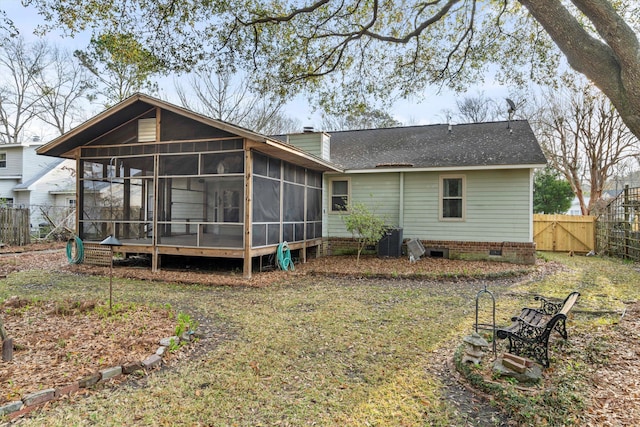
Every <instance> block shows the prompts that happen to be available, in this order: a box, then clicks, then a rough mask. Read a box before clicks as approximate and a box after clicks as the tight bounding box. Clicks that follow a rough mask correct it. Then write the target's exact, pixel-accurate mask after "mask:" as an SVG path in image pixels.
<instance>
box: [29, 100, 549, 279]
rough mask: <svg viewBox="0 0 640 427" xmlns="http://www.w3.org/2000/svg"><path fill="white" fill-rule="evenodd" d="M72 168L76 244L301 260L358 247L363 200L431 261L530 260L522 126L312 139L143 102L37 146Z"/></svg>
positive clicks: (533, 156)
mask: <svg viewBox="0 0 640 427" xmlns="http://www.w3.org/2000/svg"><path fill="white" fill-rule="evenodd" d="M37 151H38V154H42V155H47V156H54V157H64V158H68V159H73V160H74V161H75V162H76V169H77V170H78V171H80V173H78V174H77V179H78V184H77V188H78V189H79V192H78V206H79V207H80V209H78V216H77V219H76V222H77V227H76V229H77V230H78V235H79V237H80V238H81V239H82V240H83V242H85V244H88V245H95V244H97V243H98V242H100V241H102V240H103V239H104V238H105V237H106V236H108V235H110V234H114V235H115V236H116V237H117V238H118V239H119V240H120V242H121V244H122V246H121V247H119V248H117V250H118V251H120V252H126V253H143V254H150V256H151V258H152V269H153V270H158V269H160V267H161V259H162V256H164V255H172V256H175V255H178V256H180V255H182V256H200V257H211V258H236V259H242V260H243V273H244V276H245V277H250V275H251V272H252V269H253V267H254V266H255V265H254V264H256V263H258V262H260V260H261V259H262V258H263V257H265V256H270V255H272V254H273V253H275V251H276V248H277V247H278V245H279V244H280V243H281V242H285V241H286V242H287V243H288V246H289V248H290V249H291V250H292V251H296V252H298V253H299V256H300V258H301V259H302V260H303V261H304V260H306V258H307V256H317V255H320V254H323V253H325V252H327V249H328V248H329V247H331V248H334V247H337V246H339V245H348V244H349V242H350V241H351V239H350V237H351V236H350V234H349V233H347V231H346V229H345V227H344V224H343V222H342V216H343V215H344V214H345V209H346V208H348V206H349V204H350V203H351V202H353V201H362V202H364V203H367V204H369V205H370V206H375V208H376V212H377V213H378V214H380V215H383V216H384V217H385V218H386V219H387V220H388V222H389V224H392V225H394V226H397V227H401V228H402V229H403V230H404V233H405V236H410V237H415V238H420V239H421V240H423V241H424V242H425V243H426V244H427V246H428V248H429V250H430V251H431V252H430V253H431V254H432V255H438V254H440V255H442V256H446V255H448V256H453V257H462V256H466V255H469V254H470V255H471V256H474V257H489V256H491V257H496V258H498V259H507V260H512V261H518V262H533V260H534V257H535V245H534V243H533V231H532V183H533V178H532V176H533V175H532V174H533V170H534V168H536V167H542V166H543V165H544V164H545V162H546V161H545V158H544V156H543V154H542V151H541V150H540V147H539V145H538V143H537V141H536V139H535V137H534V136H533V133H532V132H531V129H530V128H529V125H528V124H527V123H526V122H520V121H512V122H511V123H510V124H507V123H506V122H504V123H503V122H500V123H487V124H477V125H459V126H454V127H452V128H449V127H447V126H439V125H438V126H416V127H408V128H391V129H374V130H366V131H351V132H335V133H332V134H328V133H325V132H302V133H300V134H293V135H286V136H279V137H268V136H265V135H260V134H257V133H255V132H252V131H250V130H247V129H244V128H241V127H238V126H235V125H232V124H229V123H226V122H222V121H219V120H214V119H211V118H208V117H205V116H202V115H199V114H197V113H194V112H192V111H189V110H186V109H184V108H181V107H178V106H175V105H172V104H170V103H167V102H165V101H161V100H159V99H156V98H152V97H149V96H146V95H142V94H136V95H134V96H132V97H130V98H128V99H126V100H125V101H123V102H121V103H120V104H117V105H116V106H114V107H112V108H110V109H108V110H106V111H104V112H103V113H101V114H99V115H97V116H95V117H94V118H92V119H90V120H89V121H87V122H85V123H84V124H82V125H80V126H78V127H77V128H75V129H73V130H71V131H70V132H67V133H66V134H65V135H62V136H61V137H59V138H57V139H55V140H53V141H51V142H49V143H48V144H46V145H44V146H42V147H40V148H39V149H38V150H37Z"/></svg>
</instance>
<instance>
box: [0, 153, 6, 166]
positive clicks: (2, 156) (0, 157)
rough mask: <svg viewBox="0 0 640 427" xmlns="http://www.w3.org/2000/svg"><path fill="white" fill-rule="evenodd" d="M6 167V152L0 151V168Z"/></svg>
mask: <svg viewBox="0 0 640 427" xmlns="http://www.w3.org/2000/svg"><path fill="white" fill-rule="evenodd" d="M6 167H7V153H0V168H6Z"/></svg>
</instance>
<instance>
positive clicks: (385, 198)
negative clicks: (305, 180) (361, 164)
mask: <svg viewBox="0 0 640 427" xmlns="http://www.w3.org/2000/svg"><path fill="white" fill-rule="evenodd" d="M327 176H328V181H329V180H331V179H333V178H346V179H349V180H350V195H351V200H350V202H351V203H354V202H360V203H363V204H365V205H366V206H367V207H368V208H369V209H370V210H371V211H372V212H374V213H375V214H376V215H378V216H380V217H382V218H384V219H385V222H386V223H387V224H389V225H390V226H393V227H395V226H398V223H399V212H400V174H399V173H395V172H390V173H376V174H352V175H327ZM328 181H327V185H326V186H325V188H327V193H328V191H330V189H331V186H330V185H328ZM330 198H331V195H330V194H327V197H326V198H325V199H326V200H330ZM325 212H327V213H328V215H326V217H327V226H326V227H325V230H327V233H328V234H327V235H328V236H332V237H351V233H349V232H347V230H346V228H345V226H344V221H343V220H342V215H341V214H339V213H332V212H329V211H328V210H325Z"/></svg>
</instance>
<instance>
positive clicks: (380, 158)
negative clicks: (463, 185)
mask: <svg viewBox="0 0 640 427" xmlns="http://www.w3.org/2000/svg"><path fill="white" fill-rule="evenodd" d="M507 125H508V123H507V122H489V123H474V124H460V125H455V126H452V127H451V131H449V126H448V125H428V126H410V127H397V128H385V129H368V130H354V131H341V132H329V134H330V135H331V162H333V163H336V164H339V165H340V166H342V167H343V168H344V169H345V170H352V171H353V170H367V169H369V170H370V169H380V168H393V167H395V168H420V169H424V168H429V169H430V168H475V167H500V166H503V167H510V166H515V167H535V166H541V165H544V164H546V163H547V160H546V158H545V157H544V154H543V153H542V150H541V149H540V145H539V144H538V141H537V139H536V137H535V136H534V134H533V131H532V130H531V127H530V126H529V123H528V122H527V121H524V120H517V121H511V123H510V124H509V127H507Z"/></svg>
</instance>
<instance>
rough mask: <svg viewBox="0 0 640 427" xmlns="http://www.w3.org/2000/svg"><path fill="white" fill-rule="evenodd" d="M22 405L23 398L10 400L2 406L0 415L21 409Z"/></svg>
mask: <svg viewBox="0 0 640 427" xmlns="http://www.w3.org/2000/svg"><path fill="white" fill-rule="evenodd" d="M22 405H24V403H23V402H22V400H16V401H15V402H9V403H7V404H4V405H2V406H0V417H2V416H4V415H8V414H11V413H12V412H16V411H19V410H20V409H22Z"/></svg>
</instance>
